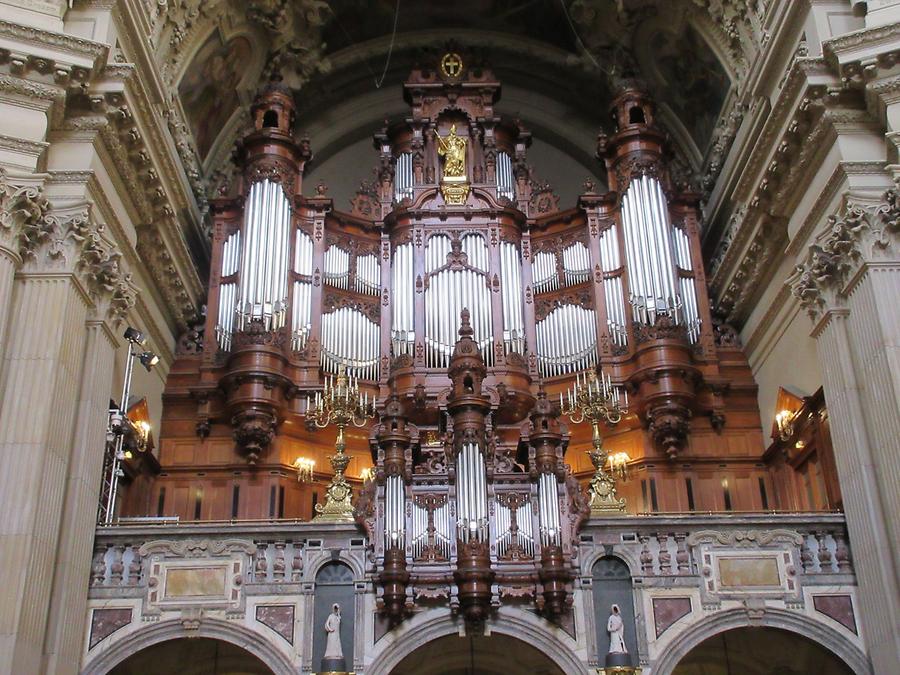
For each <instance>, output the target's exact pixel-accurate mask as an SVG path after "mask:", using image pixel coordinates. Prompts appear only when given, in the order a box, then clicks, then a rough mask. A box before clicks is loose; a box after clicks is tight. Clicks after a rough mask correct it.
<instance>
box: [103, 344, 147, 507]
mask: <svg viewBox="0 0 900 675" xmlns="http://www.w3.org/2000/svg"><path fill="white" fill-rule="evenodd" d="M124 337H125V339H126V340H127V341H128V356H127V358H126V359H125V378H124V381H123V383H122V397H121V398H120V399H119V406H118V408H115V409H110V410H109V417H108V419H107V425H106V453H105V456H104V458H103V482H102V483H101V486H100V506H99V509H98V511H97V522H98V523H99V524H100V525H109V524H111V523H112V521H113V518H114V516H115V511H116V497H117V496H118V492H119V478H121V477H122V476H124V475H125V474H124V473H123V471H122V461H123V460H124V459H125V450H124V445H125V435H126V433H127V431H128V429H127V427H128V426H129V425H130V424H131V422H130V420H129V419H128V414H127V410H128V399H129V398H130V397H131V376H132V374H133V373H134V360H135V358H138V359H140V361H141V363H142V364H143V365H144V367H145V368H146V369H147V370H148V371H149V370H150V369H151V368H152V367H153V366H155V365H156V363H157V362H158V361H159V357H157V356H156V354H154V353H153V352H149V351H141V352H137V351H136V350H135V345H137V346H138V347H141V346H143V345H144V343H145V342H146V340H145V339H144V336H143V334H141V332H140V331H138V330H136V329H134V328H128V329H127V330H126V331H125V335H124ZM141 448H143V449H146V445H144V444H141V446H140V447H139V449H141ZM142 451H143V450H142Z"/></svg>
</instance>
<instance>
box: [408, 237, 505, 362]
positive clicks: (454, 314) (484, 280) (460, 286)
mask: <svg viewBox="0 0 900 675" xmlns="http://www.w3.org/2000/svg"><path fill="white" fill-rule="evenodd" d="M461 246H462V250H463V251H464V252H465V253H466V255H467V257H468V264H469V266H471V267H472V268H475V269H469V268H463V269H449V268H445V269H441V267H443V266H444V265H445V264H446V262H447V254H448V253H450V251H451V247H450V238H449V237H447V236H445V235H435V236H434V237H432V238H431V239H429V241H428V246H427V247H426V249H425V272H426V274H429V273H432V272H434V271H435V270H439V271H437V272H436V273H434V274H431V276H430V277H429V279H428V289H427V290H426V292H425V345H426V366H427V367H429V368H447V367H448V366H449V364H450V356H451V355H452V354H453V347H454V345H455V344H456V341H457V339H458V338H459V321H460V318H459V317H460V313H461V312H462V310H463V309H468V310H469V313H470V315H471V323H472V330H473V332H474V336H473V337H474V340H475V341H476V342H477V343H478V346H479V349H480V351H481V355H482V357H483V358H484V361H485V364H486V365H487V366H488V367H490V366H492V365H493V363H494V350H493V339H494V337H493V330H492V324H491V291H490V288H489V287H488V275H487V271H488V249H487V245H486V244H485V241H484V238H483V237H481V236H480V235H477V234H469V235H466V236H465V237H463V238H462V241H461Z"/></svg>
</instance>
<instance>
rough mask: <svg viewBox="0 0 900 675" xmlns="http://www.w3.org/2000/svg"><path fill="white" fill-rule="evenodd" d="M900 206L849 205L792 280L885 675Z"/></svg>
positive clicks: (899, 626)
mask: <svg viewBox="0 0 900 675" xmlns="http://www.w3.org/2000/svg"><path fill="white" fill-rule="evenodd" d="M898 207H900V204H898V195H897V192H896V191H893V190H892V191H889V192H888V193H887V194H886V195H885V198H884V202H883V203H876V204H871V205H861V204H859V203H853V202H850V203H848V205H847V207H846V209H845V210H844V212H843V213H842V214H841V215H840V216H836V217H832V218H830V219H829V227H828V229H827V231H826V232H824V233H823V235H822V236H821V237H819V238H818V239H817V240H816V242H815V243H814V244H813V245H812V246H811V247H810V248H809V250H808V252H807V254H806V257H805V259H804V260H803V262H802V264H800V265H798V267H797V269H796V272H795V274H794V276H793V277H792V279H791V280H790V283H791V289H792V291H793V293H794V294H795V295H796V296H797V297H798V298H799V299H800V302H801V304H802V305H803V306H804V307H805V308H806V309H807V310H808V312H809V314H810V316H811V317H812V318H813V320H814V321H816V322H817V323H816V327H815V330H814V332H813V337H815V338H816V340H817V349H818V356H819V362H820V364H821V368H822V375H823V382H824V390H825V398H826V400H827V401H828V411H829V418H830V421H831V432H832V435H833V441H834V449H835V458H836V463H837V469H838V475H839V477H840V482H841V492H842V494H843V498H844V510H845V512H846V515H847V526H848V529H849V532H850V537H851V540H852V542H853V550H854V557H855V558H856V559H857V560H860V561H865V564H861V565H858V566H857V576H858V578H859V585H860V600H861V605H862V607H864V611H862V612H861V619H862V622H863V626H864V628H865V633H866V642H867V644H868V646H869V650H870V655H871V658H872V663H873V666H874V670H875V672H879V673H880V672H890V671H891V670H893V669H894V665H895V664H896V658H897V654H898V653H900V593H898V585H897V579H898V572H900V521H898V519H897V518H896V514H897V513H900V491H898V490H897V485H898V484H900V417H898V411H900V310H898V307H897V302H896V299H897V292H896V289H897V288H900V248H898V234H900V208H898Z"/></svg>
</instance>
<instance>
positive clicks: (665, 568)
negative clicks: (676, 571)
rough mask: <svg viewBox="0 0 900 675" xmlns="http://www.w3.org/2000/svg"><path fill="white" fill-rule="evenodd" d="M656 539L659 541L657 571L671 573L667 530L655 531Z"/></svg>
mask: <svg viewBox="0 0 900 675" xmlns="http://www.w3.org/2000/svg"><path fill="white" fill-rule="evenodd" d="M656 539H657V541H658V542H659V573H660V574H662V575H666V574H671V572H672V554H671V553H669V534H668V532H657V533H656Z"/></svg>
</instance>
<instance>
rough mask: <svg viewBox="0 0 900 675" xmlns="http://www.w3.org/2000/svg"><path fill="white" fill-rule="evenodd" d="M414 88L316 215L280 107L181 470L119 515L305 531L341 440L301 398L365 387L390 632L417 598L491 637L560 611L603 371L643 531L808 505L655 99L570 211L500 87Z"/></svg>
mask: <svg viewBox="0 0 900 675" xmlns="http://www.w3.org/2000/svg"><path fill="white" fill-rule="evenodd" d="M460 61H462V59H460ZM403 94H404V96H405V98H406V101H407V102H408V103H409V105H410V114H409V116H408V117H407V118H406V119H404V120H401V121H397V122H395V123H392V124H388V125H387V126H385V127H384V128H383V129H382V130H381V131H380V132H379V133H377V134H376V135H375V138H374V143H375V148H376V151H377V155H378V159H377V162H378V163H377V169H376V177H377V180H376V181H375V183H374V184H372V185H367V186H365V187H364V189H361V190H360V192H359V193H358V194H357V195H356V197H355V198H354V200H353V202H352V208H351V210H350V211H349V212H342V211H339V210H337V209H336V208H335V205H334V204H333V202H332V200H331V198H330V197H329V196H328V194H327V188H326V187H325V186H323V185H319V186H316V187H315V188H314V189H313V190H308V191H307V192H309V193H311V194H312V196H304V195H303V176H304V170H305V167H306V164H307V163H308V162H309V161H310V160H311V159H312V153H311V149H310V147H311V143H310V141H309V140H308V139H299V140H298V139H297V137H296V134H295V130H294V104H293V99H292V95H291V93H290V92H289V91H288V90H287V89H286V88H284V87H283V86H281V85H280V83H278V82H277V81H273V82H272V83H270V84H269V85H268V86H267V87H266V88H265V89H264V90H263V91H262V92H261V94H260V95H259V97H258V99H257V100H256V102H255V103H254V105H253V107H252V119H253V122H254V130H253V131H252V132H251V133H249V134H248V135H247V136H246V137H245V138H244V139H243V141H242V142H241V143H240V145H239V148H238V151H237V153H236V161H237V162H238V165H239V168H240V171H239V176H238V178H237V179H236V181H235V183H234V185H233V186H232V188H231V193H230V194H228V195H225V196H222V197H221V198H219V199H217V200H215V201H214V202H213V203H212V214H213V249H212V250H213V256H212V270H211V275H210V286H209V297H208V302H207V312H206V316H205V323H204V324H203V326H202V328H201V327H198V330H197V331H195V333H194V334H193V338H194V339H186V340H183V341H182V344H181V345H180V351H179V358H178V360H177V361H176V363H175V365H174V367H173V368H172V370H171V373H170V376H169V380H168V383H167V388H166V393H165V397H164V404H165V409H164V412H163V425H162V428H161V433H160V443H159V464H160V467H161V468H160V471H161V472H160V473H159V474H158V475H157V476H156V477H155V479H154V480H153V481H152V482H150V483H149V484H148V485H149V486H148V487H141V488H139V487H138V484H137V483H135V484H134V489H131V490H128V491H127V494H126V496H125V501H124V504H123V509H122V513H123V514H124V515H140V516H178V517H179V518H181V519H182V520H192V519H203V520H229V519H269V518H302V519H307V518H310V517H312V516H313V514H314V512H313V504H314V503H315V502H316V501H321V500H323V499H324V495H325V489H326V486H327V485H328V481H329V479H330V472H329V471H327V466H328V464H327V461H326V457H327V456H328V455H329V454H331V451H332V448H333V447H334V435H333V433H332V432H329V431H321V430H313V429H310V428H309V427H308V426H307V425H306V423H305V419H304V413H305V410H306V405H307V403H306V402H307V396H310V395H311V396H313V397H314V396H315V393H316V392H317V391H321V389H322V386H323V382H324V381H325V380H326V379H328V378H334V377H336V376H337V375H340V374H341V373H347V374H349V375H350V376H351V377H352V378H356V379H357V380H358V386H359V389H360V391H361V392H362V393H363V394H364V395H365V396H367V397H368V398H369V400H374V401H376V409H377V411H378V413H379V415H380V416H379V418H377V419H376V421H374V422H373V423H372V424H371V425H369V426H368V427H367V428H364V429H348V431H347V451H348V453H349V454H350V457H351V460H350V463H349V468H348V470H347V475H348V478H349V480H350V482H351V484H352V485H353V487H354V493H355V495H354V496H355V499H357V507H356V510H357V518H358V520H359V522H360V524H361V525H362V527H363V529H364V530H365V532H366V534H367V536H368V541H369V545H370V546H371V547H372V550H373V554H374V556H375V560H376V566H377V568H378V570H379V575H380V576H379V583H380V588H381V590H380V599H379V604H380V606H381V607H382V609H383V610H384V611H385V612H386V613H387V615H388V616H389V617H390V618H391V620H392V621H398V620H401V619H402V618H403V616H404V614H405V612H406V611H408V609H409V604H410V603H411V602H412V601H413V598H418V599H420V600H421V601H423V602H427V601H448V602H449V603H450V604H451V605H452V606H454V607H457V608H459V610H460V611H461V612H462V613H463V614H464V615H465V616H466V618H467V619H469V620H471V621H474V622H478V621H480V620H482V619H483V618H484V616H485V613H486V612H487V611H488V609H489V608H490V607H491V606H492V605H494V606H496V605H497V604H499V603H502V602H506V601H518V600H521V599H522V598H525V599H532V600H533V601H534V602H535V603H536V604H537V606H538V608H539V609H541V611H545V612H547V613H548V614H551V615H558V614H560V613H562V612H563V611H564V610H565V607H566V603H567V602H569V601H570V599H571V580H572V576H573V551H574V548H573V542H575V541H577V530H578V527H579V524H580V523H581V522H582V520H583V519H584V518H585V517H587V515H588V512H589V509H588V506H587V504H588V501H587V497H586V495H585V494H584V487H583V486H584V485H585V484H586V483H587V482H588V480H589V479H590V477H591V475H592V474H593V467H592V466H591V464H590V460H589V459H588V457H587V454H586V452H585V450H587V449H589V448H590V445H591V431H590V428H589V427H588V426H587V425H571V424H569V425H567V424H565V423H564V421H563V419H562V418H561V417H560V410H559V407H558V406H557V404H556V400H557V399H558V398H559V395H560V393H561V392H563V391H565V390H566V389H567V388H568V387H569V386H571V384H572V382H573V381H574V379H575V378H576V376H577V375H579V374H583V373H585V372H586V371H590V370H599V369H600V368H602V370H603V372H604V373H605V374H606V375H608V376H609V377H610V379H611V381H612V382H613V383H615V384H617V385H619V386H620V387H621V388H622V389H624V391H627V392H628V395H629V400H630V412H629V414H628V415H627V416H626V417H625V418H624V419H623V420H622V421H621V422H620V423H619V424H618V425H616V426H615V427H609V428H607V429H605V430H604V434H603V436H604V444H605V446H606V448H607V450H608V451H609V452H610V453H622V452H624V453H627V456H628V458H629V461H628V480H627V481H625V482H624V483H620V484H619V486H618V490H619V496H622V497H624V498H625V499H626V503H627V509H628V511H630V512H645V511H656V512H667V511H679V512H687V511H728V510H733V511H750V510H762V509H775V508H779V507H782V506H785V507H787V506H789V505H790V504H791V502H790V500H789V496H788V495H783V494H779V491H778V489H777V487H776V483H775V480H774V478H773V476H774V472H773V469H772V468H771V467H770V466H768V465H767V463H766V462H767V461H769V460H767V458H766V457H764V444H763V439H762V432H761V428H760V419H759V413H758V408H757V398H756V386H755V384H754V382H753V378H752V374H751V371H750V368H749V366H748V364H747V361H746V359H745V357H744V355H743V353H742V351H741V348H740V344H739V341H738V340H737V337H736V334H735V332H734V330H733V329H731V328H729V327H728V326H726V325H722V324H720V323H718V322H717V320H716V319H715V317H713V316H711V315H710V305H709V299H708V293H707V286H706V279H705V277H704V271H703V261H702V258H701V253H700V239H699V231H700V226H701V223H700V218H701V216H700V210H699V197H698V195H696V194H693V193H691V192H689V191H685V190H682V189H680V188H679V186H677V185H675V184H674V182H673V180H672V179H671V177H670V175H669V172H668V170H667V162H668V160H669V159H670V156H669V149H668V147H667V142H666V137H665V135H664V134H663V133H662V132H661V131H660V129H659V128H658V126H657V125H656V123H655V119H654V108H653V104H652V101H651V99H650V97H649V96H648V95H647V93H646V92H644V91H643V90H642V89H641V88H640V87H639V86H637V85H626V86H625V87H624V88H623V89H622V90H621V93H620V94H619V95H618V97H617V98H616V99H615V101H614V104H613V106H612V117H613V121H614V129H613V130H612V131H611V133H610V134H609V135H606V134H602V133H601V134H600V136H599V139H598V144H597V155H598V158H599V159H600V160H601V161H602V163H603V168H604V169H605V172H606V176H607V183H608V189H606V190H600V189H598V186H597V185H596V184H594V183H593V182H592V181H587V182H586V183H585V185H584V190H583V193H582V194H581V196H580V197H579V199H578V203H577V204H576V205H575V206H574V207H573V208H571V209H568V210H560V209H559V206H558V203H557V202H558V200H557V198H556V197H555V196H554V194H553V192H552V190H551V189H550V188H549V186H548V185H547V184H544V183H541V182H540V181H538V180H537V178H536V175H535V173H534V170H533V169H532V167H531V166H530V165H529V164H528V157H527V154H528V147H529V144H530V141H531V137H530V134H529V133H528V132H527V130H526V129H524V128H523V126H522V125H521V124H520V123H519V122H517V121H515V120H510V119H507V118H505V117H502V116H501V115H499V114H498V113H497V112H496V111H495V109H494V106H495V104H496V103H497V101H498V99H499V97H500V84H499V82H497V81H496V79H495V78H494V76H493V74H492V72H491V71H490V69H488V68H486V67H480V66H479V67H471V68H470V67H462V68H461V69H460V70H458V71H454V72H452V73H449V72H447V71H446V70H442V68H441V67H440V66H439V65H436V64H432V65H431V66H423V67H419V68H416V69H414V70H413V72H412V74H411V75H410V77H409V79H408V80H407V82H406V84H405V85H404V90H403ZM770 454H771V453H770ZM298 457H305V458H309V459H312V460H313V461H315V470H314V471H313V473H312V476H311V480H307V481H304V482H301V481H298V479H297V473H296V471H295V470H294V468H293V465H294V463H295V460H296V459H297V458H298ZM365 470H369V471H370V473H369V476H368V478H369V479H368V480H367V481H365V482H364V481H363V480H362V478H363V474H364V471H365ZM779 470H780V469H779ZM782 482H783V481H782ZM579 484H581V486H582V487H580V486H579ZM140 485H141V486H143V485H145V484H144V483H140Z"/></svg>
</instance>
